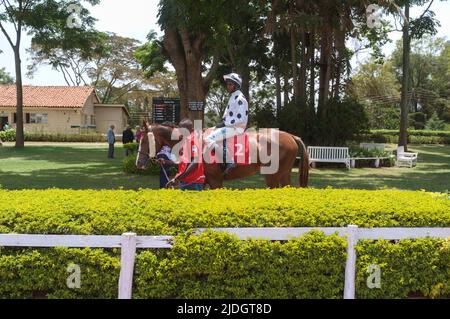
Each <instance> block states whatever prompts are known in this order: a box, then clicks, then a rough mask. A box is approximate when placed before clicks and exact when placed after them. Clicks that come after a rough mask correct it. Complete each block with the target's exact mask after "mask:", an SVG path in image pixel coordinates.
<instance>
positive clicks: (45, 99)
mask: <svg viewBox="0 0 450 319" xmlns="http://www.w3.org/2000/svg"><path fill="white" fill-rule="evenodd" d="M94 90H95V88H94V87H93V86H78V87H69V86H27V85H25V86H24V87H23V105H24V107H51V108H82V107H83V106H84V104H85V103H86V100H87V99H88V98H89V96H90V95H91V94H92V92H93V91H94ZM95 102H97V101H94V103H95ZM0 107H16V86H15V85H0Z"/></svg>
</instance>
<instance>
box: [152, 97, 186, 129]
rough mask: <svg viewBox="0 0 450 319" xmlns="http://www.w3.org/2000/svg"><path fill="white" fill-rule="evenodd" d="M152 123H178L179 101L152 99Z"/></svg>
mask: <svg viewBox="0 0 450 319" xmlns="http://www.w3.org/2000/svg"><path fill="white" fill-rule="evenodd" d="M152 122H153V123H157V124H162V123H164V122H171V123H174V124H178V123H179V122H180V99H178V98H163V97H155V98H153V108H152Z"/></svg>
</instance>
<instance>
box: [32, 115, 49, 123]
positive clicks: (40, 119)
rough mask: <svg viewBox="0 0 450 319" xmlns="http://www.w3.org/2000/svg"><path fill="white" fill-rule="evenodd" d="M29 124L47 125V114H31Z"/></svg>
mask: <svg viewBox="0 0 450 319" xmlns="http://www.w3.org/2000/svg"><path fill="white" fill-rule="evenodd" d="M29 123H31V124H48V114H42V113H31V114H30V122H29Z"/></svg>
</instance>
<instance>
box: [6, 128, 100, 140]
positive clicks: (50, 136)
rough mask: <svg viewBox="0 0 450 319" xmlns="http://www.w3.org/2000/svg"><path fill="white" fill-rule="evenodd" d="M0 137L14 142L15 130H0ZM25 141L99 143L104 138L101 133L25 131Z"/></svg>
mask: <svg viewBox="0 0 450 319" xmlns="http://www.w3.org/2000/svg"><path fill="white" fill-rule="evenodd" d="M0 139H1V140H2V141H4V142H14V141H15V140H16V131H15V130H8V131H3V132H0ZM25 141H27V142H67V143H71V142H78V143H100V142H105V141H106V138H105V137H104V136H103V135H101V134H59V133H30V132H25Z"/></svg>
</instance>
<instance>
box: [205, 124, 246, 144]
mask: <svg viewBox="0 0 450 319" xmlns="http://www.w3.org/2000/svg"><path fill="white" fill-rule="evenodd" d="M244 132H245V128H242V127H222V128H216V129H214V130H213V131H212V132H211V133H210V134H209V135H208V136H207V137H206V138H205V142H206V145H207V146H208V147H212V146H213V145H214V144H215V143H218V142H221V141H223V140H226V139H229V138H232V137H234V136H236V135H241V134H244Z"/></svg>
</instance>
